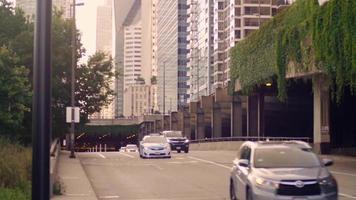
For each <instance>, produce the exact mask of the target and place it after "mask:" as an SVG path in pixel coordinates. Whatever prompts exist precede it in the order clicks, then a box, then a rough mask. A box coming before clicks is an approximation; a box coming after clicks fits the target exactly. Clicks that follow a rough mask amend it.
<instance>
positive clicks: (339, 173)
mask: <svg viewBox="0 0 356 200" xmlns="http://www.w3.org/2000/svg"><path fill="white" fill-rule="evenodd" d="M330 172H331V173H333V174H337V175H344V176H353V177H356V174H351V173H345V172H338V171H330Z"/></svg>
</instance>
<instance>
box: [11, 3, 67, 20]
mask: <svg viewBox="0 0 356 200" xmlns="http://www.w3.org/2000/svg"><path fill="white" fill-rule="evenodd" d="M71 3H72V0H53V1H52V5H53V7H56V8H58V9H62V10H63V17H64V18H67V19H68V18H71ZM16 7H19V8H21V9H22V10H23V11H24V13H25V15H27V16H29V17H31V18H32V17H34V16H35V13H36V0H16Z"/></svg>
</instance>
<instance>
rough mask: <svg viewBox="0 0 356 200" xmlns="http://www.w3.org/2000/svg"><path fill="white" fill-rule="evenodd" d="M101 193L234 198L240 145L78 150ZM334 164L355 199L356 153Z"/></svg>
mask: <svg viewBox="0 0 356 200" xmlns="http://www.w3.org/2000/svg"><path fill="white" fill-rule="evenodd" d="M77 155H78V157H79V159H80V161H81V163H82V165H83V167H84V170H85V172H86V174H87V176H88V178H89V180H90V182H91V184H92V186H93V188H94V191H95V193H96V195H97V197H98V199H127V200H133V199H136V200H149V199H168V200H210V199H211V200H218V199H220V200H222V199H229V193H228V188H229V184H228V183H229V175H230V167H231V166H232V160H233V159H234V157H235V155H236V152H235V151H191V152H190V153H188V154H184V153H183V154H177V153H173V155H172V158H171V159H141V158H139V155H138V153H121V152H120V153H119V152H98V153H78V154H77ZM332 158H333V159H334V161H335V164H334V165H333V166H332V167H330V170H331V171H332V172H333V174H334V175H335V177H336V179H337V181H338V184H339V194H340V198H339V199H340V200H346V199H350V200H352V199H356V181H355V180H356V159H355V158H349V157H339V156H337V157H336V156H333V157H332Z"/></svg>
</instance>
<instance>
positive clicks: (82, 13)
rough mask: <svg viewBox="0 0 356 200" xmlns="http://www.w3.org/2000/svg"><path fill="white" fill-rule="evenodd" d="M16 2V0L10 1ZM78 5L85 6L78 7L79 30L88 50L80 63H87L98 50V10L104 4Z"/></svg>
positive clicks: (86, 1)
mask: <svg viewBox="0 0 356 200" xmlns="http://www.w3.org/2000/svg"><path fill="white" fill-rule="evenodd" d="M8 1H10V2H16V0H8ZM76 2H77V3H82V2H83V3H84V5H83V6H77V7H76V17H77V19H76V22H77V28H78V29H79V31H80V32H81V34H82V38H81V40H82V43H83V46H84V48H85V49H86V50H87V53H86V56H85V57H84V58H83V59H82V60H81V61H80V62H85V61H86V60H87V58H88V56H90V55H93V54H94V53H95V49H96V46H95V45H96V44H95V41H96V8H97V6H98V5H101V4H103V3H104V1H103V0H76Z"/></svg>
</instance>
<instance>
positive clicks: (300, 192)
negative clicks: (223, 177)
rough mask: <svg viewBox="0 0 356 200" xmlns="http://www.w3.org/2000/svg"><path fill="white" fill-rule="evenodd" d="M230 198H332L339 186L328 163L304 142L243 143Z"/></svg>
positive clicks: (305, 199) (308, 199)
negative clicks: (328, 167) (329, 169)
mask: <svg viewBox="0 0 356 200" xmlns="http://www.w3.org/2000/svg"><path fill="white" fill-rule="evenodd" d="M233 163H234V165H233V168H232V171H231V178H230V198H231V199H232V200H235V199H240V200H243V199H247V200H251V199H253V200H319V199H320V200H321V199H323V200H335V199H337V198H338V197H337V193H338V187H337V183H336V181H335V179H334V177H333V176H332V175H331V174H330V172H329V171H328V169H327V168H326V167H327V166H330V165H332V164H333V161H332V160H330V159H323V160H320V159H319V158H318V156H317V155H316V154H315V153H313V152H312V150H311V147H310V146H309V145H308V144H307V143H304V142H300V141H288V142H245V143H244V144H243V145H242V146H241V148H240V151H239V153H238V156H237V158H236V159H235V160H234V161H233Z"/></svg>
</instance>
